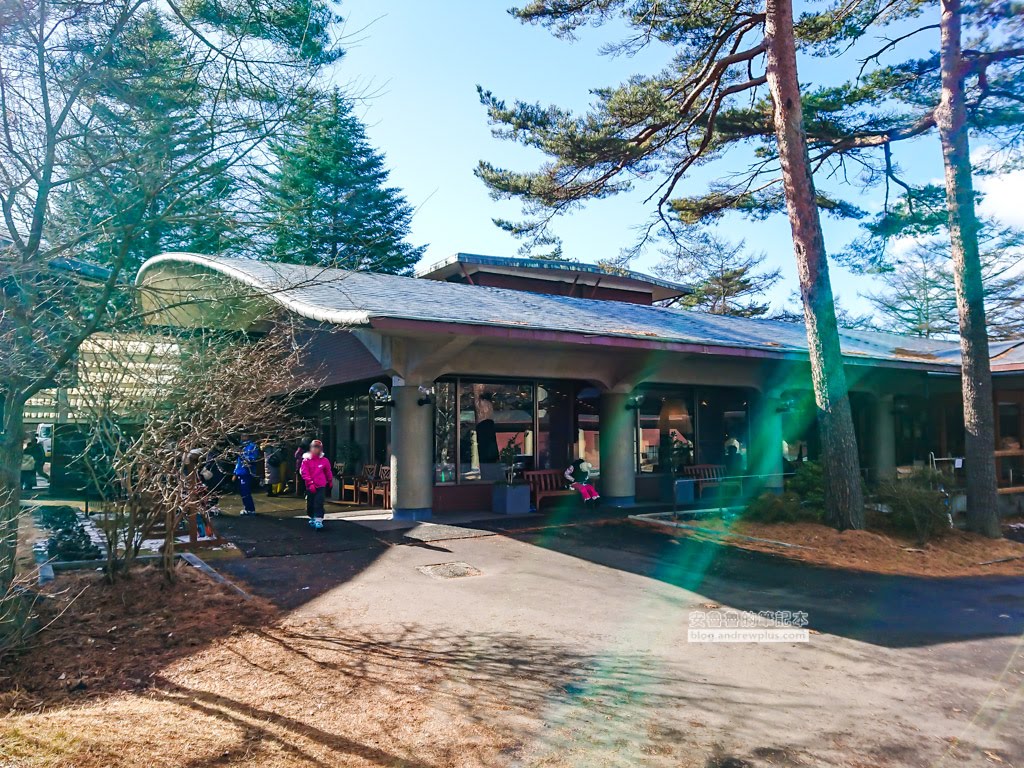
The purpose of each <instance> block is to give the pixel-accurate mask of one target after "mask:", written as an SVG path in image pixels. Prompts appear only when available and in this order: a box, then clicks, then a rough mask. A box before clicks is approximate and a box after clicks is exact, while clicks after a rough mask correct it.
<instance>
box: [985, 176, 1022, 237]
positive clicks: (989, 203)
mask: <svg viewBox="0 0 1024 768" xmlns="http://www.w3.org/2000/svg"><path fill="white" fill-rule="evenodd" d="M977 184H978V189H979V190H980V191H981V192H983V193H984V194H985V199H984V200H983V201H982V203H981V206H980V207H979V213H980V214H981V215H982V216H985V217H992V218H994V219H998V220H999V221H1001V222H1002V223H1003V224H1007V225H1009V226H1012V227H1021V228H1024V170H1019V171H1012V172H1010V173H1004V174H1001V175H999V176H989V177H987V178H981V179H978V181H977Z"/></svg>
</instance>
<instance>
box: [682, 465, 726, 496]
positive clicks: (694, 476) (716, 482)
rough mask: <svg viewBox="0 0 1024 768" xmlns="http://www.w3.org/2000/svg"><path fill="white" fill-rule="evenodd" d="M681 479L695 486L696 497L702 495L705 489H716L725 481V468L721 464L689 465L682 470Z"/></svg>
mask: <svg viewBox="0 0 1024 768" xmlns="http://www.w3.org/2000/svg"><path fill="white" fill-rule="evenodd" d="M682 475H683V477H685V478H687V479H689V480H693V481H694V482H695V483H696V485H697V496H698V497H702V496H703V495H704V489H705V488H717V487H718V486H720V485H721V484H722V481H723V480H725V466H724V465H722V464H691V465H690V466H688V467H683V468H682Z"/></svg>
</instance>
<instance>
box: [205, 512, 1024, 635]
mask: <svg viewBox="0 0 1024 768" xmlns="http://www.w3.org/2000/svg"><path fill="white" fill-rule="evenodd" d="M221 529H222V530H223V531H224V533H225V534H226V535H227V537H228V538H229V539H230V540H231V541H233V542H234V543H235V544H236V545H237V546H239V547H240V548H241V549H242V551H243V552H245V554H246V556H247V558H249V559H247V560H244V561H229V562H225V563H222V564H219V565H218V567H219V568H221V569H222V570H224V571H225V572H227V573H229V574H231V575H233V576H236V577H238V578H241V579H243V580H245V581H246V582H247V583H249V584H250V585H251V586H252V587H253V589H254V590H255V591H256V592H258V593H259V594H261V595H264V596H266V597H268V598H270V599H271V600H273V601H274V602H276V603H277V604H278V605H280V606H281V607H283V608H288V609H291V608H296V607H298V606H300V605H302V604H304V603H305V602H308V601H309V600H312V599H313V598H315V597H318V596H320V595H322V594H323V593H325V592H327V591H329V590H330V589H333V588H334V587H337V586H339V585H340V584H342V583H344V582H345V581H347V580H348V579H350V578H352V577H353V576H354V575H356V574H357V573H359V572H360V571H361V570H363V569H364V568H367V567H369V566H370V565H371V564H372V563H373V562H374V561H375V560H376V559H377V558H378V557H379V556H380V555H381V554H382V553H383V552H384V551H385V550H386V549H387V548H388V547H390V546H396V545H398V546H402V545H404V546H419V547H425V548H429V549H432V550H435V551H437V552H439V553H440V554H445V553H447V552H448V550H447V548H446V547H445V541H448V540H454V539H459V538H466V537H471V536H480V535H487V534H494V535H503V536H509V537H512V538H515V539H516V540H518V541H523V542H526V543H529V544H532V545H534V546H538V547H541V548H544V549H550V550H552V551H557V552H560V553H562V554H566V555H571V556H573V557H578V558H581V559H585V560H588V561H590V562H594V563H598V564H600V565H604V566H607V567H610V568H616V569H619V570H623V571H626V572H629V573H636V574H640V575H643V576H647V577H649V578H655V579H658V580H660V581H663V582H666V583H669V584H672V585H674V586H678V587H681V588H683V589H686V590H689V591H692V592H695V593H697V594H700V595H703V596H705V597H707V598H709V600H711V601H714V602H715V603H719V604H722V605H728V606H731V607H734V608H738V609H741V610H747V611H752V612H755V613H756V612H759V611H805V612H806V613H807V614H808V616H809V620H810V626H811V628H813V629H815V630H817V631H819V632H827V633H829V634H835V635H840V636H843V637H848V638H852V639H855V640H860V641H864V642H868V643H872V644H876V645H883V646H888V647H908V646H925V645H932V644H937V643H948V642H957V641H964V640H972V639H980V638H986V637H1004V636H1019V635H1021V634H1024V579H1021V578H1019V577H1010V576H1006V577H999V576H991V577H971V578H943V579H928V578H921V577H908V576H892V575H884V574H871V573H862V572H857V571H846V570H838V569H830V568H824V567H819V566H813V565H808V564H805V563H798V562H794V561H791V560H787V559H785V558H782V557H776V556H772V555H770V554H765V553H759V552H750V551H748V550H742V549H738V548H736V547H729V546H724V545H720V544H715V543H712V542H708V541H697V540H694V539H690V538H687V537H680V538H676V537H672V536H670V535H667V534H664V533H661V532H659V531H655V530H652V529H650V528H648V527H644V526H637V525H633V524H630V523H629V522H627V521H624V520H621V519H614V520H611V521H607V520H606V521H596V520H592V519H588V518H587V517H585V516H581V515H579V514H573V513H572V512H566V511H557V512H556V513H554V514H551V515H548V516H544V517H542V516H536V515H534V516H530V517H529V518H512V519H506V520H493V519H492V520H486V521H481V522H478V523H468V524H463V525H459V526H446V525H439V524H433V525H430V526H427V527H424V528H421V529H419V530H415V531H411V532H410V531H383V532H374V531H372V530H370V529H368V528H366V527H364V526H361V525H358V524H356V523H353V522H349V521H345V520H330V521H328V523H327V526H326V528H325V529H324V530H323V531H313V530H311V529H310V528H309V527H308V525H307V524H306V522H305V520H304V519H301V518H291V519H279V518H270V517H260V516H256V517H245V518H222V522H221ZM261 560H262V562H261Z"/></svg>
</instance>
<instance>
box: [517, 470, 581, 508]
mask: <svg viewBox="0 0 1024 768" xmlns="http://www.w3.org/2000/svg"><path fill="white" fill-rule="evenodd" d="M523 477H524V478H526V482H527V483H529V484H530V492H531V493H532V494H533V506H534V507H536V509H537V511H538V512H540V502H541V500H542V499H546V498H547V497H548V496H551V497H556V496H575V495H576V491H574V490H572V489H571V488H566V482H567V481H566V479H565V475H564V474H563V473H562V470H560V469H531V470H527V471H526V472H523Z"/></svg>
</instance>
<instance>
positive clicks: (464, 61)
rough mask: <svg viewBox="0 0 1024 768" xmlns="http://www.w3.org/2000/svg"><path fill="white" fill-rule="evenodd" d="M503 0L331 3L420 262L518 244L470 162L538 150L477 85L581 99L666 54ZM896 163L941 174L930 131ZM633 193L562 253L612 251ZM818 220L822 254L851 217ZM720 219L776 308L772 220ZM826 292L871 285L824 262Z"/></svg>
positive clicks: (598, 209)
mask: <svg viewBox="0 0 1024 768" xmlns="http://www.w3.org/2000/svg"><path fill="white" fill-rule="evenodd" d="M510 2H511V0H500V1H499V2H489V1H487V0H476V1H475V2H474V1H473V0H448V1H447V2H442V3H426V2H422V0H419V1H416V0H386V1H384V2H382V1H381V0H346V2H344V3H343V4H342V6H341V12H342V14H343V15H344V16H345V18H346V27H345V42H344V47H345V48H346V50H347V53H346V56H345V58H344V59H343V60H342V61H341V62H340V64H339V65H338V68H337V71H336V73H335V80H336V82H337V83H338V84H340V85H341V86H342V87H343V88H345V90H347V91H348V92H349V93H351V94H354V95H356V96H358V97H360V101H361V108H360V112H361V115H362V117H363V119H364V121H365V122H366V124H367V130H368V133H369V136H370V139H371V141H372V142H373V143H374V144H375V145H376V146H377V147H378V148H380V149H381V150H382V151H383V152H384V153H385V155H386V157H387V163H388V167H389V168H390V169H391V178H392V181H393V183H394V184H395V185H396V186H398V187H400V188H402V189H403V190H404V192H405V194H406V197H407V198H408V200H409V202H410V203H411V204H412V205H413V206H414V207H415V208H416V209H417V210H416V215H415V218H414V221H413V234H412V238H411V239H412V240H413V242H414V243H416V244H422V243H427V244H428V248H427V252H426V256H425V258H424V260H423V262H422V263H423V264H431V263H434V262H436V261H439V260H441V259H444V258H446V257H447V256H449V255H451V254H452V253H455V252H457V251H464V252H470V253H484V254H493V255H499V256H500V255H509V256H511V255H515V253H516V250H517V248H518V247H519V243H518V242H517V241H516V240H514V239H513V238H512V237H510V236H509V235H507V234H505V233H504V232H502V231H500V230H499V229H497V228H496V227H495V226H494V225H493V223H492V222H491V219H492V218H493V217H495V216H500V217H505V218H512V219H515V218H517V216H518V214H519V206H518V204H516V203H510V202H501V203H499V202H495V201H493V200H491V199H490V197H489V195H488V192H487V190H486V188H485V187H484V185H483V184H482V183H481V182H480V181H479V180H477V178H476V177H475V176H474V175H473V169H474V167H475V165H476V163H477V161H478V160H480V159H487V160H489V161H491V162H494V163H495V164H497V165H505V166H510V167H514V168H519V169H531V168H535V167H536V166H537V165H538V163H539V161H540V156H539V155H537V154H533V153H531V152H530V151H529V150H526V149H524V148H521V147H516V146H514V145H512V144H510V143H508V142H503V141H500V140H498V139H495V138H493V137H492V136H491V133H490V127H489V126H488V124H487V118H486V114H485V112H484V109H483V107H482V106H481V105H480V103H479V101H478V98H477V95H476V86H477V84H480V85H482V86H484V87H485V88H487V89H489V90H491V91H493V92H494V93H495V94H496V95H497V96H499V97H500V98H504V99H506V100H508V101H511V100H513V99H516V98H521V99H524V100H527V101H539V102H543V103H548V102H551V103H556V104H558V105H560V106H563V107H569V108H573V109H583V108H585V107H586V105H587V103H588V102H589V99H590V95H589V89H591V88H595V87H600V86H604V85H613V84H617V83H619V82H621V81H623V80H625V79H626V78H628V77H629V75H631V74H633V73H648V72H654V71H656V70H657V69H659V68H660V67H661V66H663V65H664V64H665V62H666V61H667V55H668V53H667V50H666V49H660V50H659V49H654V50H648V51H645V52H643V53H642V54H640V55H639V56H635V57H632V58H624V57H617V58H616V57H608V56H602V55H600V47H601V45H602V44H603V43H605V42H608V41H609V40H613V39H615V36H614V32H615V30H614V29H603V28H602V29H596V30H589V29H588V30H585V31H584V33H583V35H582V36H581V39H579V40H577V41H575V42H572V43H570V42H568V41H565V40H559V39H556V38H554V37H553V36H552V35H551V34H550V33H548V32H547V31H546V30H544V29H542V28H539V27H534V26H526V25H523V24H521V23H519V22H518V21H516V20H515V19H514V18H512V17H511V16H510V15H509V14H508V13H507V10H506V9H507V7H508V5H509V3H510ZM924 42H926V43H931V42H932V41H930V40H927V41H924ZM813 65H814V67H815V74H816V76H824V77H829V76H830V75H829V73H833V75H834V77H836V78H837V79H838V78H839V77H840V76H842V74H844V73H846V72H851V71H853V70H852V67H856V66H857V65H856V63H855V62H853V61H852V58H851V61H848V62H829V61H821V60H816V61H814V62H813ZM823 73H824V74H823ZM898 159H899V161H900V162H901V163H902V164H903V165H904V166H905V167H906V169H907V172H908V173H910V174H912V175H913V176H916V177H918V178H924V179H928V178H938V177H940V176H941V173H942V167H941V157H940V155H939V147H938V143H937V141H936V140H934V138H932V139H926V140H923V141H919V142H916V143H914V144H912V145H907V146H906V147H901V148H900V150H899V153H898ZM719 167H720V166H719ZM690 184H691V185H690V187H689V189H690V190H692V191H693V192H694V193H696V192H699V191H700V190H701V189H702V187H703V184H702V182H701V180H699V179H695V180H693V181H692V182H691V183H690ZM684 191H685V189H684ZM843 192H844V194H845V195H846V196H847V197H853V198H855V199H856V201H857V202H858V203H859V204H861V205H862V206H863V207H865V208H871V207H878V206H880V201H879V200H878V196H877V194H875V193H869V194H862V193H861V192H860V191H859V190H857V189H856V188H850V187H848V188H847V189H844V190H843ZM858 196H859V197H858ZM642 199H643V195H642V194H640V193H639V192H637V193H632V194H627V195H622V196H617V197H613V198H610V199H607V200H603V201H600V202H596V203H592V204H590V205H588V206H587V207H586V208H584V209H583V210H580V211H578V212H575V213H573V214H571V215H570V216H568V217H565V218H563V219H561V220H560V221H559V222H558V224H557V225H556V227H555V230H556V232H557V233H558V234H559V235H560V236H561V237H562V239H563V244H564V251H565V255H566V256H567V257H568V258H571V259H575V260H579V261H585V262H594V261H597V260H598V259H601V258H607V257H612V256H615V255H616V254H617V253H618V252H619V250H620V249H621V248H623V247H626V246H628V245H630V244H631V242H632V241H633V239H634V237H635V228H636V227H637V226H638V225H640V224H643V223H644V222H645V221H646V220H647V216H648V214H649V212H650V210H651V209H650V207H646V208H645V207H644V206H643V205H642ZM824 225H825V236H826V243H827V245H828V248H829V251H830V252H836V251H838V250H840V249H841V248H842V246H843V245H844V244H845V243H846V242H848V240H849V239H850V238H851V237H853V236H854V235H856V225H855V224H852V223H849V222H835V221H833V220H828V219H826V220H825V221H824ZM722 229H723V234H726V235H727V236H729V237H730V238H733V239H739V238H741V237H743V238H746V239H747V241H748V244H750V245H751V246H753V247H755V248H757V249H758V250H764V251H765V252H766V253H767V254H768V260H769V263H770V264H771V265H772V266H778V267H780V268H781V269H782V271H783V276H784V280H783V281H782V283H781V284H780V285H779V286H778V287H777V288H776V289H775V290H774V291H773V293H772V295H771V298H772V300H773V303H774V304H775V305H776V306H777V307H781V306H782V304H784V303H786V302H787V300H788V299H789V298H790V296H791V294H792V293H793V291H794V290H795V289H796V287H797V280H796V270H795V266H794V259H793V252H792V244H791V241H790V237H789V224H788V222H787V221H786V219H785V218H784V217H782V216H779V217H775V218H773V219H770V220H768V221H763V222H747V221H743V220H742V219H739V218H730V219H728V220H727V222H726V223H725V225H724V226H723V228H722ZM657 260H658V254H657V253H652V254H649V255H647V256H646V257H644V258H643V259H642V260H639V261H637V262H635V263H634V264H633V266H634V268H636V269H640V270H645V269H648V270H649V269H650V267H651V266H652V264H654V263H655V262H656V261H657ZM833 288H834V290H835V293H836V294H837V295H838V296H839V297H840V300H841V302H842V303H843V305H844V306H847V307H848V308H850V309H852V310H854V311H864V309H865V306H866V305H865V303H864V302H863V301H862V300H860V299H859V297H858V293H859V292H861V291H863V290H867V289H870V288H871V282H870V281H869V280H868V279H867V278H863V277H858V276H854V275H851V274H850V273H849V272H847V271H846V270H844V269H843V268H841V267H839V266H837V265H833Z"/></svg>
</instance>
